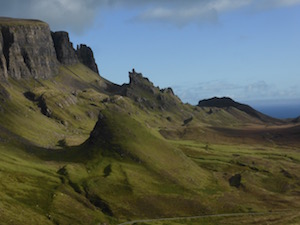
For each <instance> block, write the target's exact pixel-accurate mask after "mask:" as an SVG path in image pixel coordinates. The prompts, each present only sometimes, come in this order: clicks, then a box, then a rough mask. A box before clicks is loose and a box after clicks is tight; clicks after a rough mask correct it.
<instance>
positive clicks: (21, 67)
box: [0, 18, 59, 79]
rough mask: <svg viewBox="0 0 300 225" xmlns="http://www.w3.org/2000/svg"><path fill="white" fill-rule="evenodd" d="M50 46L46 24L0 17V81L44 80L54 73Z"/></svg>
mask: <svg viewBox="0 0 300 225" xmlns="http://www.w3.org/2000/svg"><path fill="white" fill-rule="evenodd" d="M53 46H54V45H53V41H52V38H51V34H50V29H49V26H48V25H47V24H46V23H43V22H40V21H29V20H16V19H7V18H5V19H3V18H0V79H7V78H8V77H12V78H16V79H20V78H42V79H45V78H49V77H52V76H53V75H55V74H57V72H58V67H59V63H58V61H57V59H56V53H55V50H54V47H53Z"/></svg>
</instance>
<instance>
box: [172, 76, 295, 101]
mask: <svg viewBox="0 0 300 225" xmlns="http://www.w3.org/2000/svg"><path fill="white" fill-rule="evenodd" d="M173 89H174V92H175V94H176V95H178V96H179V97H180V99H181V100H182V101H183V102H189V103H191V104H197V103H198V101H199V100H202V99H207V98H212V97H215V96H216V97H224V96H226V97H231V98H233V99H235V100H238V101H242V102H243V101H255V100H259V101H264V100H270V99H274V96H276V99H278V100H279V101H280V100H287V99H294V98H295V96H300V87H299V85H293V86H290V87H283V88H279V87H277V85H275V84H269V83H267V82H265V81H257V82H254V83H251V84H247V85H240V84H235V83H230V82H227V81H222V80H215V81H210V82H201V83H198V84H193V85H180V86H173Z"/></svg>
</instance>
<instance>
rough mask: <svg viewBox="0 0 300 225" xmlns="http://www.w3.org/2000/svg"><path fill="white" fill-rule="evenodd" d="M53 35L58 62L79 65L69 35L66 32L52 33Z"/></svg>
mask: <svg viewBox="0 0 300 225" xmlns="http://www.w3.org/2000/svg"><path fill="white" fill-rule="evenodd" d="M51 34H52V38H53V42H54V47H55V51H56V55H57V59H58V61H59V62H60V63H62V64H64V65H73V64H76V63H78V62H79V61H78V58H77V55H76V51H75V49H74V48H73V44H72V42H70V39H69V34H68V33H67V32H64V31H58V32H52V33H51Z"/></svg>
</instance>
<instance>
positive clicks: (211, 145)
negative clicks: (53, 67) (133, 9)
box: [0, 64, 300, 224]
mask: <svg viewBox="0 0 300 225" xmlns="http://www.w3.org/2000/svg"><path fill="white" fill-rule="evenodd" d="M139 85H140V84H139V81H138V82H137V83H135V85H123V86H118V85H114V84H111V83H110V82H109V81H107V80H105V79H103V78H102V77H100V76H99V75H97V74H95V73H94V72H92V71H91V70H89V69H88V68H86V67H85V66H83V65H81V64H78V65H75V66H63V67H61V68H60V73H59V75H57V76H56V77H55V78H54V79H52V80H18V81H16V80H9V81H8V82H7V83H3V84H2V86H3V89H4V91H3V93H5V95H4V94H3V95H2V97H1V98H0V99H2V100H1V102H0V104H1V107H0V144H1V145H0V155H1V157H0V177H1V184H0V198H1V202H0V218H1V219H0V224H104V223H106V224H118V223H122V222H125V221H131V220H138V219H145V218H163V217H182V216H199V215H208V214H224V213H256V212H258V213H268V212H270V211H272V212H274V211H280V214H263V215H256V216H254V215H252V216H251V215H250V214H247V215H243V216H241V217H234V216H232V217H231V216H228V217H226V216H225V217H217V218H202V219H201V218H198V219H182V220H172V221H163V222H162V221H152V222H151V221H150V222H149V221H148V222H145V223H140V224H199V223H200V222H201V224H202V223H203V224H255V222H257V221H259V222H260V223H261V224H267V223H269V222H270V223H271V224H282V223H284V224H297V222H298V223H299V222H300V218H299V214H297V213H291V212H297V210H298V209H299V207H300V197H299V193H300V182H299V180H300V177H299V174H298V171H299V169H300V153H299V149H298V146H299V144H300V143H299V140H300V139H299V126H297V124H284V123H282V124H281V125H280V126H279V125H276V124H272V123H271V122H270V123H268V124H266V123H264V122H262V121H260V120H258V119H257V118H253V117H251V115H249V114H247V113H245V112H243V111H240V110H238V109H236V108H227V109H220V108H214V107H197V106H191V105H188V104H183V103H181V102H180V100H179V99H178V98H177V97H176V96H175V95H173V93H171V91H170V90H159V89H158V88H154V87H153V86H152V84H151V83H149V82H148V81H147V80H144V79H143V80H142V85H144V86H147V90H144V89H143V88H142V86H139ZM139 96H140V97H141V98H139ZM286 210H288V211H286ZM16 212H18V213H16ZM240 218H241V219H242V221H241V220H240ZM238 222H240V223H238Z"/></svg>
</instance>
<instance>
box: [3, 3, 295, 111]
mask: <svg viewBox="0 0 300 225" xmlns="http://www.w3.org/2000/svg"><path fill="white" fill-rule="evenodd" d="M0 4H1V8H0V15H1V16H8V17H18V18H34V19H40V20H43V21H45V22H47V23H49V25H50V28H51V30H52V31H58V30H64V31H68V32H69V34H70V39H71V41H72V42H73V43H74V47H76V45H77V44H80V43H84V44H87V45H88V46H90V47H91V48H92V49H93V51H94V56H95V59H96V62H97V64H98V67H99V70H100V74H101V76H103V77H104V78H106V79H108V80H110V81H112V82H114V83H117V84H123V83H128V81H129V78H128V71H130V70H131V69H132V68H135V70H136V71H137V72H142V73H143V75H144V76H145V77H148V78H149V79H150V80H151V81H152V82H153V83H154V84H155V85H156V86H159V87H160V88H165V87H172V88H173V90H174V92H175V94H176V95H178V96H179V97H180V98H181V99H182V101H183V102H189V103H191V104H197V102H198V101H199V100H201V99H205V98H210V97H214V96H218V97H222V96H228V97H231V98H233V99H235V100H237V101H240V102H244V103H252V104H258V105H259V104H261V105H264V104H271V103H272V104H276V103H277V104H279V103H280V104H286V103H288V102H293V104H299V105H300V60H299V59H300V0H186V1H184V0H143V1H141V0H10V1H7V0H0ZM299 114H300V112H299Z"/></svg>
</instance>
